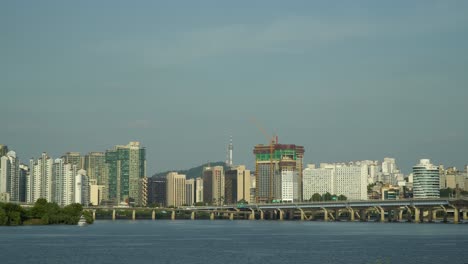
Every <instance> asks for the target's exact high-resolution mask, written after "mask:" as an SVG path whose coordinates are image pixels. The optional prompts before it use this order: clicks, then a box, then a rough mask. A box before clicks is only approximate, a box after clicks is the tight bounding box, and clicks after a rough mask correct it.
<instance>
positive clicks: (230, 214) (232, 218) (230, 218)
mask: <svg viewBox="0 0 468 264" xmlns="http://www.w3.org/2000/svg"><path fill="white" fill-rule="evenodd" d="M229 220H231V221H232V220H234V213H229Z"/></svg>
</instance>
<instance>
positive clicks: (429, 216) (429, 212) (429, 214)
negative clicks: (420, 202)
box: [427, 209, 434, 223]
mask: <svg viewBox="0 0 468 264" xmlns="http://www.w3.org/2000/svg"><path fill="white" fill-rule="evenodd" d="M427 222H428V223H433V222H434V212H433V210H432V209H429V210H427Z"/></svg>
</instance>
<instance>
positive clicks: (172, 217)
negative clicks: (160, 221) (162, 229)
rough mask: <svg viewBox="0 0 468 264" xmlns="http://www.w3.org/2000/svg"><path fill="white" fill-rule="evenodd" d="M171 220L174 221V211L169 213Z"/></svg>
mask: <svg viewBox="0 0 468 264" xmlns="http://www.w3.org/2000/svg"><path fill="white" fill-rule="evenodd" d="M171 220H175V211H172V212H171Z"/></svg>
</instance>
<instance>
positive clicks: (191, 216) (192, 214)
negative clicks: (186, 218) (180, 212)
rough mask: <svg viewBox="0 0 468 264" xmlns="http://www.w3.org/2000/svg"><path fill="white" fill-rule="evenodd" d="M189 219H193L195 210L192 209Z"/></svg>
mask: <svg viewBox="0 0 468 264" xmlns="http://www.w3.org/2000/svg"><path fill="white" fill-rule="evenodd" d="M190 220H195V211H192V213H190Z"/></svg>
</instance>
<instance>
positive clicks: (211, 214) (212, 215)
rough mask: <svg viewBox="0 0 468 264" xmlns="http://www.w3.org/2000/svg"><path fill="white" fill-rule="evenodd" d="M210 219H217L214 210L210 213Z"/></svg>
mask: <svg viewBox="0 0 468 264" xmlns="http://www.w3.org/2000/svg"><path fill="white" fill-rule="evenodd" d="M210 220H215V215H214V213H213V212H211V213H210Z"/></svg>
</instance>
